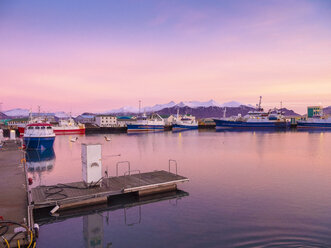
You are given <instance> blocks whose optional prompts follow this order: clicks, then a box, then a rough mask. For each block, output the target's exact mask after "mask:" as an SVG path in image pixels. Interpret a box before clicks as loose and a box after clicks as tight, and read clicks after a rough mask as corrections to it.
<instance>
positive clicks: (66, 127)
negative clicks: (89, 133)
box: [53, 118, 85, 135]
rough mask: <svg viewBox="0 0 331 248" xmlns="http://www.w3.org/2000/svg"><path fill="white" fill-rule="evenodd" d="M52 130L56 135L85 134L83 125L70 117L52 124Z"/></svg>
mask: <svg viewBox="0 0 331 248" xmlns="http://www.w3.org/2000/svg"><path fill="white" fill-rule="evenodd" d="M53 130H54V133H55V134H56V135H61V134H64V135H65V134H85V125H84V124H81V123H76V122H75V121H74V120H73V119H72V118H69V119H68V120H60V121H59V124H58V125H53Z"/></svg>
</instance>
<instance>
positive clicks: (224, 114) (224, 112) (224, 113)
mask: <svg viewBox="0 0 331 248" xmlns="http://www.w3.org/2000/svg"><path fill="white" fill-rule="evenodd" d="M225 116H226V107H225V108H224V111H223V118H225Z"/></svg>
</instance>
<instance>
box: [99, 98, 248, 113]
mask: <svg viewBox="0 0 331 248" xmlns="http://www.w3.org/2000/svg"><path fill="white" fill-rule="evenodd" d="M240 105H244V104H242V103H240V102H236V101H231V102H226V103H223V104H219V103H218V102H216V101H214V100H209V101H206V102H200V101H185V102H179V103H175V102H174V101H171V102H169V103H166V104H156V105H154V106H152V107H150V106H147V107H142V108H141V112H146V113H150V112H156V111H160V110H162V109H165V108H172V107H179V108H183V107H190V108H199V107H205V108H208V107H239V106H240ZM138 112H139V108H136V107H131V106H125V107H122V108H119V109H113V110H109V111H106V112H104V114H118V113H138Z"/></svg>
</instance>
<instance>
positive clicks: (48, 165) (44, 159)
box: [26, 148, 55, 185]
mask: <svg viewBox="0 0 331 248" xmlns="http://www.w3.org/2000/svg"><path fill="white" fill-rule="evenodd" d="M54 163H55V153H54V149H53V148H51V149H46V150H27V151H26V165H27V168H28V172H29V173H30V174H32V178H33V179H34V181H35V180H36V179H37V178H38V181H39V185H40V184H42V175H43V173H45V172H51V171H52V170H53V167H54Z"/></svg>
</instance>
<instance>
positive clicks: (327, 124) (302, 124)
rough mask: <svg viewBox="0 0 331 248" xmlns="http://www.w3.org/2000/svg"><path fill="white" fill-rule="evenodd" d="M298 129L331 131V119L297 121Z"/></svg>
mask: <svg viewBox="0 0 331 248" xmlns="http://www.w3.org/2000/svg"><path fill="white" fill-rule="evenodd" d="M297 128H307V129H309V128H311V129H331V117H329V118H308V119H307V120H299V121H297Z"/></svg>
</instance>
